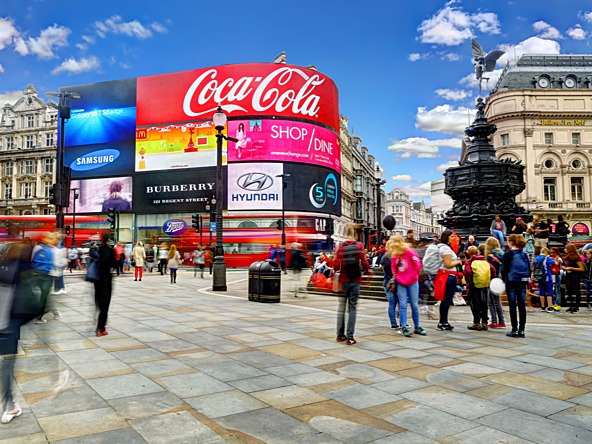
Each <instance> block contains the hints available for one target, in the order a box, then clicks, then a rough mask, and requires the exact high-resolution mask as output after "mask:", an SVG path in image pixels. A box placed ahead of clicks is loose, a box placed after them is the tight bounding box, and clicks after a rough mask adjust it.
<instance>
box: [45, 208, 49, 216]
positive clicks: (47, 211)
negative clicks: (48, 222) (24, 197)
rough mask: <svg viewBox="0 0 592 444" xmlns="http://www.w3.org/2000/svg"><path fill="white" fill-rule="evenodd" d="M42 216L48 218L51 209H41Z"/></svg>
mask: <svg viewBox="0 0 592 444" xmlns="http://www.w3.org/2000/svg"><path fill="white" fill-rule="evenodd" d="M43 214H44V215H45V216H49V215H50V214H51V209H49V208H44V209H43Z"/></svg>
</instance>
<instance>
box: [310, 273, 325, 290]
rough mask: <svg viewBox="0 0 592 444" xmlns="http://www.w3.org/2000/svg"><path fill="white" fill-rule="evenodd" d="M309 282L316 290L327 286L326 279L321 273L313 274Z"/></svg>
mask: <svg viewBox="0 0 592 444" xmlns="http://www.w3.org/2000/svg"><path fill="white" fill-rule="evenodd" d="M310 280H311V281H312V285H314V286H315V287H316V288H323V287H325V286H326V285H327V277H326V276H325V275H324V274H323V273H315V274H313V275H312V278H311V279H310Z"/></svg>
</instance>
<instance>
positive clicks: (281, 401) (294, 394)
mask: <svg viewBox="0 0 592 444" xmlns="http://www.w3.org/2000/svg"><path fill="white" fill-rule="evenodd" d="M251 396H254V397H255V398H257V399H259V400H261V401H263V402H265V403H266V404H269V405H271V406H273V407H275V408H277V409H280V410H284V409H289V408H291V407H296V406H299V405H304V404H312V403H315V402H319V401H324V400H326V399H327V398H326V397H325V396H323V395H320V394H318V393H316V392H314V391H313V390H309V389H307V388H303V387H298V386H297V385H290V386H286V387H278V388H274V389H269V390H263V391H260V392H253V393H251Z"/></svg>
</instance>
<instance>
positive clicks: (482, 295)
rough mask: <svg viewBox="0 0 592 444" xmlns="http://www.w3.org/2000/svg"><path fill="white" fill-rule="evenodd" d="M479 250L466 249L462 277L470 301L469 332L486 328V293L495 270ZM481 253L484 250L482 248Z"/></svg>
mask: <svg viewBox="0 0 592 444" xmlns="http://www.w3.org/2000/svg"><path fill="white" fill-rule="evenodd" d="M479 249H480V247H479V248H477V247H475V246H470V247H469V248H468V249H467V254H468V255H469V259H468V260H467V262H466V264H465V266H464V275H465V280H466V282H467V288H468V295H469V296H470V298H471V299H470V300H471V312H472V313H473V323H472V324H471V325H468V326H467V328H468V329H469V330H478V331H485V330H487V329H488V326H487V293H488V291H489V282H490V281H491V279H492V278H494V277H495V268H494V267H493V265H491V264H490V263H489V262H488V261H487V260H486V259H485V256H484V255H483V253H479ZM483 251H485V249H484V248H483Z"/></svg>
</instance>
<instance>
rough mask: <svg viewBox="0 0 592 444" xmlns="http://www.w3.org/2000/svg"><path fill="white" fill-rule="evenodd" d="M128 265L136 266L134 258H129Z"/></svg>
mask: <svg viewBox="0 0 592 444" xmlns="http://www.w3.org/2000/svg"><path fill="white" fill-rule="evenodd" d="M130 265H131V266H132V267H135V266H136V260H135V259H134V258H132V259H131V261H130Z"/></svg>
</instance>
